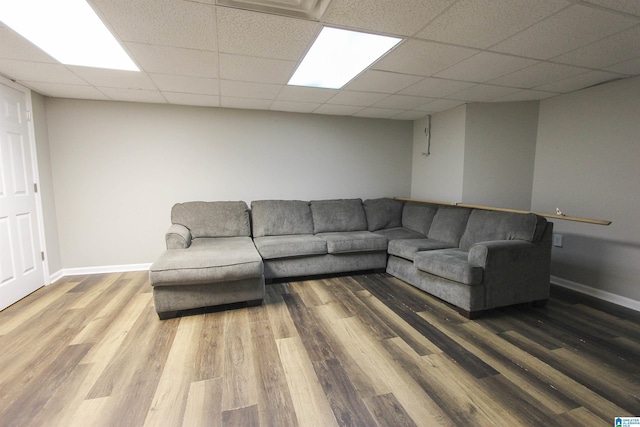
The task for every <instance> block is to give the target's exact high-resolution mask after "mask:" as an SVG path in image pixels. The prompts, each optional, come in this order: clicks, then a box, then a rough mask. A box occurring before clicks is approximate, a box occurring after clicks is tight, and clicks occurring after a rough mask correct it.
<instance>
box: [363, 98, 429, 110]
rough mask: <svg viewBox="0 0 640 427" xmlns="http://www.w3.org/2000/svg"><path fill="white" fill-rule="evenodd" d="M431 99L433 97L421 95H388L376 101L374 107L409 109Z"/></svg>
mask: <svg viewBox="0 0 640 427" xmlns="http://www.w3.org/2000/svg"><path fill="white" fill-rule="evenodd" d="M433 100H434V99H433V98H425V97H422V96H409V95H390V96H389V97H387V98H385V99H383V100H382V101H379V102H376V103H375V104H374V107H377V108H397V109H405V110H411V109H414V108H417V107H420V106H422V105H424V104H426V103H428V102H431V101H433Z"/></svg>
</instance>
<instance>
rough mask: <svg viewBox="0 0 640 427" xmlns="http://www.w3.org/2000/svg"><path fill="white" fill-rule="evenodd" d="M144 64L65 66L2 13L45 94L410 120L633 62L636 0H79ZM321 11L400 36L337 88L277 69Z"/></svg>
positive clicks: (519, 95) (13, 57)
mask: <svg viewBox="0 0 640 427" xmlns="http://www.w3.org/2000/svg"><path fill="white" fill-rule="evenodd" d="M89 3H90V4H91V5H92V6H93V7H94V9H95V10H96V11H97V12H98V14H99V15H100V17H101V18H102V19H103V20H104V21H105V23H106V24H107V26H108V27H109V28H110V29H111V30H112V32H113V33H114V35H115V36H116V38H117V39H118V40H119V42H120V43H121V44H122V46H123V47H124V48H125V50H126V51H127V52H128V53H129V54H130V55H131V57H132V59H133V60H134V62H135V63H136V64H137V65H138V66H139V68H140V69H141V70H142V71H141V72H130V71H114V70H104V69H94V68H85V67H78V66H65V65H62V64H60V63H59V62H57V61H56V60H54V59H53V58H51V57H50V56H48V55H47V54H46V53H44V52H43V51H41V50H40V49H38V48H37V47H35V46H34V45H32V44H31V43H29V42H28V41H26V40H25V39H23V38H22V37H21V36H19V35H18V34H16V33H15V32H14V31H12V30H11V29H10V28H8V27H7V26H6V25H4V24H2V23H1V22H0V40H1V41H0V74H1V75H4V76H5V77H7V78H9V79H12V80H15V81H17V82H19V83H21V84H23V85H25V86H27V87H29V88H31V89H33V90H34V91H36V92H39V93H41V94H43V95H46V96H50V97H58V98H77V99H95V100H114V101H130V102H147V103H164V104H179V105H196V106H209V107H226V108H244V109H258V110H278V111H290V112H302V113H314V114H331V115H347V116H360V117H375V118H390V119H398V120H415V119H420V118H422V117H425V116H426V115H428V114H433V113H437V112H440V111H444V110H448V109H450V108H453V107H456V106H458V105H461V104H464V103H472V102H506V101H527V100H540V99H545V98H550V97H553V96H556V95H558V94H562V93H568V92H572V91H576V90H579V89H582V88H585V87H589V86H593V85H596V84H600V83H603V82H607V81H611V80H616V79H622V78H627V77H630V76H636V75H639V74H640V1H636V0H588V1H578V0H402V1H399V0H330V1H324V0H322V1H321V0H201V1H189V0H89ZM323 25H328V26H333V27H338V28H346V29H352V30H360V31H366V32H372V33H376V34H384V35H390V36H399V37H402V38H403V39H405V40H404V42H403V43H402V44H400V45H399V46H398V47H396V48H395V49H394V50H393V51H391V52H390V53H389V54H387V55H386V56H385V57H383V58H382V59H381V60H379V61H378V62H376V63H374V64H373V65H372V66H371V67H370V68H369V69H368V70H366V71H364V72H363V73H362V74H360V75H359V76H358V77H356V78H355V79H354V80H352V81H351V82H350V83H348V84H347V85H346V86H344V87H343V88H342V89H340V90H332V89H318V88H306V87H293V86H287V85H286V83H287V81H288V80H289V78H290V77H291V74H292V73H293V72H294V71H295V68H296V66H297V65H298V63H299V62H300V61H301V60H302V58H303V56H304V54H305V53H306V51H307V50H308V49H309V47H310V46H311V44H312V43H313V41H314V39H315V37H316V35H317V34H318V33H319V32H320V30H321V28H322V26H323Z"/></svg>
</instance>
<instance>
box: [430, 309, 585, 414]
mask: <svg viewBox="0 0 640 427" xmlns="http://www.w3.org/2000/svg"><path fill="white" fill-rule="evenodd" d="M419 314H420V316H422V317H425V318H427V319H428V320H432V321H433V323H434V324H436V325H438V327H439V328H440V329H441V330H442V331H443V332H444V333H446V334H447V335H448V336H450V337H451V338H452V339H454V340H455V341H456V342H458V343H459V344H460V345H462V346H463V347H464V348H466V349H467V350H469V351H471V352H472V353H473V354H476V355H478V356H479V357H480V358H482V360H484V361H486V362H487V363H489V364H490V365H491V366H492V367H494V368H495V369H496V370H497V371H498V372H500V374H501V375H502V376H504V377H505V378H507V379H508V380H509V381H510V382H512V383H514V384H517V385H518V386H519V387H520V388H521V389H523V390H527V393H528V394H529V395H530V396H531V398H532V399H534V400H536V401H538V402H539V403H540V404H541V405H542V406H544V407H546V408H548V409H549V410H551V411H552V412H554V413H556V414H560V413H563V412H566V411H569V410H571V409H574V408H577V407H578V406H579V404H578V403H577V402H576V401H575V400H573V399H571V398H570V397H568V396H566V395H564V394H562V393H560V392H559V391H558V390H557V389H556V388H555V387H553V386H552V385H550V384H549V383H548V382H546V381H544V380H543V379H541V378H539V377H538V376H537V375H536V373H537V371H536V370H529V369H526V368H525V367H524V366H523V364H522V363H521V360H522V358H523V357H526V356H527V355H526V354H521V355H520V356H521V357H514V354H515V352H517V350H518V349H517V348H511V349H508V347H509V345H508V344H506V343H505V341H504V340H503V339H501V338H500V337H498V336H497V335H495V334H493V333H491V332H489V331H487V330H486V329H484V328H482V327H480V326H479V325H478V324H477V323H476V322H464V323H459V324H454V325H451V324H448V323H444V324H443V323H437V322H438V320H437V319H435V318H433V317H432V316H433V313H427V312H420V313H419Z"/></svg>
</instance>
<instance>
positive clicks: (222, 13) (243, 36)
mask: <svg viewBox="0 0 640 427" xmlns="http://www.w3.org/2000/svg"><path fill="white" fill-rule="evenodd" d="M217 18H218V33H219V36H218V47H219V50H220V52H224V53H233V54H239V55H249V56H259V57H267V58H272V59H287V60H292V61H296V62H297V61H298V60H300V58H301V57H302V55H303V54H304V53H305V52H306V50H307V48H308V47H309V46H310V45H311V43H312V42H313V40H314V39H315V36H316V34H317V33H318V32H319V31H320V28H321V26H320V24H317V23H315V22H310V21H303V20H301V19H288V18H285V17H283V16H276V15H268V14H264V13H257V12H248V11H244V10H238V9H229V8H218V10H217Z"/></svg>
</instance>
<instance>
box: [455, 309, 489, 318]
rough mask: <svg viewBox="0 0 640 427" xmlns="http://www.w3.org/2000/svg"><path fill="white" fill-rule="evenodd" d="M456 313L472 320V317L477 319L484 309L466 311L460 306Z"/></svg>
mask: <svg viewBox="0 0 640 427" xmlns="http://www.w3.org/2000/svg"><path fill="white" fill-rule="evenodd" d="M458 313H460V315H462V316H464V317H466V318H467V319H469V320H473V319H477V318H478V317H480V316H482V314H483V313H484V310H478V311H467V310H463V309H461V308H458Z"/></svg>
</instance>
